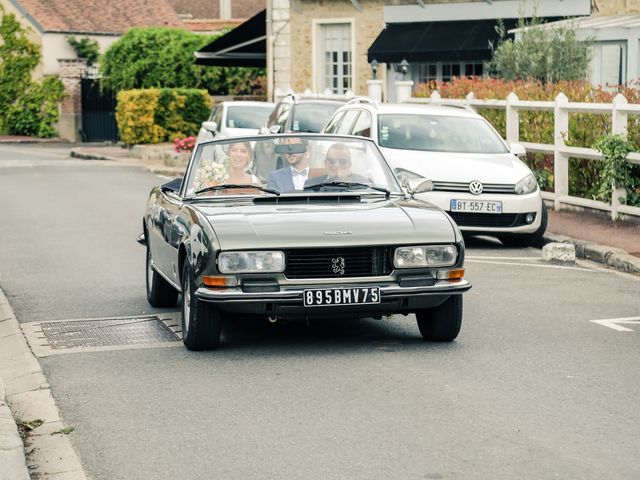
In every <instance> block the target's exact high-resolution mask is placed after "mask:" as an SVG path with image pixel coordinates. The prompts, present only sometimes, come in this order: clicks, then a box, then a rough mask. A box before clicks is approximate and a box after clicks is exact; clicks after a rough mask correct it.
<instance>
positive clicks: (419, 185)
mask: <svg viewBox="0 0 640 480" xmlns="http://www.w3.org/2000/svg"><path fill="white" fill-rule="evenodd" d="M405 187H406V189H407V192H409V195H412V196H413V195H416V194H418V193H424V192H430V191H432V190H433V180H430V179H428V178H415V179H412V180H409V181H407V182H406V183H405Z"/></svg>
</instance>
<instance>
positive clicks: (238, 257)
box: [218, 252, 284, 273]
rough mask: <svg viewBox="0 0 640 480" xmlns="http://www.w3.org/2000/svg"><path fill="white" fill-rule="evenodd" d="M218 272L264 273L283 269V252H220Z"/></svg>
mask: <svg viewBox="0 0 640 480" xmlns="http://www.w3.org/2000/svg"><path fill="white" fill-rule="evenodd" d="M218 270H219V271H220V273H264V272H282V271H284V252H221V253H220V255H218Z"/></svg>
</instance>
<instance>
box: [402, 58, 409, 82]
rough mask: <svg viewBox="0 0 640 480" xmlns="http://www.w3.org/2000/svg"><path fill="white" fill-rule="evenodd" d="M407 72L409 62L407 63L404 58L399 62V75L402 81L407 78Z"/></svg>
mask: <svg viewBox="0 0 640 480" xmlns="http://www.w3.org/2000/svg"><path fill="white" fill-rule="evenodd" d="M408 71H409V62H407V59H406V58H403V59H402V61H401V62H400V73H402V79H403V80H404V79H405V77H406V76H407V72H408Z"/></svg>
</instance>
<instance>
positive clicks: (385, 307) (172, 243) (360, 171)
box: [139, 134, 471, 350]
mask: <svg viewBox="0 0 640 480" xmlns="http://www.w3.org/2000/svg"><path fill="white" fill-rule="evenodd" d="M430 186H431V184H430V182H429V181H425V180H424V179H423V180H421V181H419V182H418V183H413V184H408V185H407V186H406V187H403V186H401V185H400V184H399V183H398V180H397V179H396V178H395V176H394V175H393V173H392V172H391V170H390V169H389V167H388V165H387V164H386V162H385V161H384V159H383V157H382V155H381V154H380V151H379V150H378V148H377V147H376V145H375V144H374V143H373V142H372V141H370V140H368V139H363V138H357V137H345V136H329V135H318V134H306V135H301V134H287V135H265V136H260V137H244V138H234V139H229V140H218V141H212V142H205V143H202V144H200V145H198V146H197V148H196V151H195V152H194V154H193V156H192V157H191V160H190V162H189V165H188V167H187V170H186V174H185V176H184V178H180V179H176V180H174V181H171V182H169V183H166V184H164V185H162V186H159V187H156V188H154V189H153V190H152V191H151V194H150V197H149V202H148V207H147V210H146V213H145V215H144V219H143V229H144V232H143V234H142V235H141V236H140V237H139V242H140V243H142V244H144V245H146V249H147V262H146V273H147V275H146V279H147V281H146V285H147V299H148V301H149V303H150V304H151V305H153V306H154V307H167V306H172V305H175V303H176V301H177V299H178V294H179V293H182V334H183V342H184V344H185V346H186V347H187V348H188V349H190V350H204V349H213V348H216V347H217V346H218V344H219V341H220V331H221V326H222V321H223V320H226V321H232V320H233V317H234V315H240V314H241V315H243V316H245V315H258V316H262V317H264V318H265V319H267V318H269V319H270V320H271V321H276V320H277V319H283V320H284V319H292V320H293V319H316V318H327V317H331V318H340V317H342V318H348V317H376V318H379V317H382V316H383V315H390V314H395V313H402V314H409V313H415V315H416V318H417V322H418V327H419V330H420V333H421V335H422V336H423V337H424V338H425V339H427V340H432V341H451V340H453V339H454V338H456V337H457V335H458V333H459V331H460V326H461V322H462V293H463V292H465V291H466V290H468V289H469V288H471V285H470V284H469V282H468V281H467V280H465V279H464V278H463V276H464V266H463V264H464V242H463V239H462V236H461V234H460V231H459V229H458V227H457V226H456V224H455V223H454V222H453V221H452V220H451V218H450V217H449V216H448V215H447V214H446V213H444V212H443V211H442V210H440V209H439V208H436V207H434V206H433V205H430V204H428V203H426V202H423V201H420V200H416V199H414V198H413V196H414V195H415V194H417V193H420V192H421V191H425V190H427V189H429V188H430Z"/></svg>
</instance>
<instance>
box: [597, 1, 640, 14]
mask: <svg viewBox="0 0 640 480" xmlns="http://www.w3.org/2000/svg"><path fill="white" fill-rule="evenodd" d="M593 4H594V5H593V6H594V8H592V10H593V14H594V15H622V14H632V13H640V0H594V1H593Z"/></svg>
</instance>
